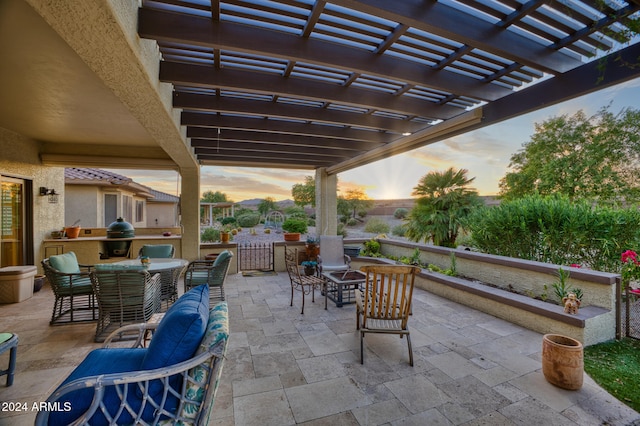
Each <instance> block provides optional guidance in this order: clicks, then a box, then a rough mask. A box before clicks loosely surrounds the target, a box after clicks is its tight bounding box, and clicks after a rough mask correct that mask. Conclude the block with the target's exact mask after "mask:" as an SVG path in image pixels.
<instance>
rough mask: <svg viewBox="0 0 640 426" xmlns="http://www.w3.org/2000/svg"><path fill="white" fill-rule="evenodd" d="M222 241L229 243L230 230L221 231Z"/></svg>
mask: <svg viewBox="0 0 640 426" xmlns="http://www.w3.org/2000/svg"><path fill="white" fill-rule="evenodd" d="M220 241H221V242H223V243H228V242H229V233H228V232H221V233H220Z"/></svg>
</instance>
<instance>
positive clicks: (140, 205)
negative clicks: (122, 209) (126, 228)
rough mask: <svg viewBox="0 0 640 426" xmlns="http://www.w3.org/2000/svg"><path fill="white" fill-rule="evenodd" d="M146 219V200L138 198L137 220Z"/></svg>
mask: <svg viewBox="0 0 640 426" xmlns="http://www.w3.org/2000/svg"><path fill="white" fill-rule="evenodd" d="M143 220H144V201H139V200H136V222H142V221H143Z"/></svg>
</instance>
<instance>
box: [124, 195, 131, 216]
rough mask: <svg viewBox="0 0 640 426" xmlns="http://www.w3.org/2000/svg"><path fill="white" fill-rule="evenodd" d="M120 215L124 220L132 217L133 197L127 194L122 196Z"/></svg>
mask: <svg viewBox="0 0 640 426" xmlns="http://www.w3.org/2000/svg"><path fill="white" fill-rule="evenodd" d="M122 216H123V218H124V220H131V218H132V217H133V199H132V198H131V197H130V196H128V195H123V196H122Z"/></svg>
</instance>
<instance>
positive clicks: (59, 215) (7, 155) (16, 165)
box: [0, 128, 64, 265]
mask: <svg viewBox="0 0 640 426" xmlns="http://www.w3.org/2000/svg"><path fill="white" fill-rule="evenodd" d="M0 153H2V154H1V155H0V174H2V175H5V176H9V177H15V178H19V179H25V180H31V181H32V182H33V241H34V244H33V252H34V260H35V264H36V265H39V264H40V260H41V259H42V258H43V255H44V249H43V248H42V240H43V239H44V238H48V237H49V233H50V232H51V231H54V230H60V229H62V227H63V226H64V191H63V189H64V169H63V168H61V167H45V166H43V165H42V163H41V162H40V157H39V156H38V142H36V141H34V140H32V139H29V138H27V137H24V136H21V135H19V134H16V133H13V132H11V131H9V130H7V129H3V128H0ZM41 186H45V187H47V188H50V189H51V188H53V189H55V190H56V192H60V193H61V195H60V196H59V199H58V203H57V204H50V203H49V200H48V197H41V196H40V195H39V188H40V187H41Z"/></svg>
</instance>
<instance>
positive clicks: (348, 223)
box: [347, 217, 359, 226]
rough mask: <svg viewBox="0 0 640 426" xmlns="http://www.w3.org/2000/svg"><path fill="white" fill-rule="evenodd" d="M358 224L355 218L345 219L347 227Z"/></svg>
mask: <svg viewBox="0 0 640 426" xmlns="http://www.w3.org/2000/svg"><path fill="white" fill-rule="evenodd" d="M358 223H359V222H358V219H356V218H353V217H351V218H349V219H347V226H356V225H357V224H358Z"/></svg>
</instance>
